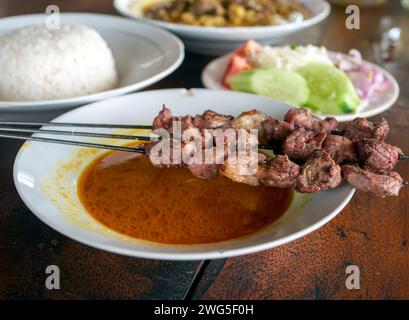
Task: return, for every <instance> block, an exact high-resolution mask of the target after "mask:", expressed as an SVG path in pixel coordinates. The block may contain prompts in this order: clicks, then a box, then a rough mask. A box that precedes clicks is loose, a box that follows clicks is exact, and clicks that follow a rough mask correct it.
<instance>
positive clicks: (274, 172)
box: [256, 155, 300, 188]
mask: <svg viewBox="0 0 409 320" xmlns="http://www.w3.org/2000/svg"><path fill="white" fill-rule="evenodd" d="M299 173H300V167H299V166H298V164H296V163H294V162H292V161H291V160H290V159H289V158H288V157H287V156H286V155H284V156H282V155H278V156H276V157H275V158H274V159H273V160H271V161H266V162H265V163H260V164H259V166H258V169H257V173H256V177H257V178H258V179H259V180H260V182H262V183H263V184H264V185H266V186H269V187H277V188H290V187H293V186H294V185H295V182H296V180H297V176H298V174H299Z"/></svg>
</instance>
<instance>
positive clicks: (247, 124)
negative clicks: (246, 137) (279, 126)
mask: <svg viewBox="0 0 409 320" xmlns="http://www.w3.org/2000/svg"><path fill="white" fill-rule="evenodd" d="M267 118H268V117H267V116H266V115H265V114H264V113H262V112H260V111H257V110H255V109H253V110H250V111H247V112H243V113H242V114H240V115H239V116H238V117H237V118H236V119H234V120H233V123H232V127H233V128H234V129H245V130H250V129H260V128H261V123H262V122H263V121H264V120H266V119H267Z"/></svg>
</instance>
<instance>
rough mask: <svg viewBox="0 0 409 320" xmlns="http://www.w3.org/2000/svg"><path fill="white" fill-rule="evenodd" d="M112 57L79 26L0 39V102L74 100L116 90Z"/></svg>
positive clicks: (41, 28) (92, 32)
mask: <svg viewBox="0 0 409 320" xmlns="http://www.w3.org/2000/svg"><path fill="white" fill-rule="evenodd" d="M117 84H118V78H117V73H116V69H115V62H114V59H113V57H112V52H111V50H110V48H109V47H108V45H107V43H106V42H105V41H104V39H103V38H102V37H101V36H100V35H99V34H98V32H97V31H95V30H93V29H91V28H89V27H86V26H82V25H61V27H60V28H59V29H57V30H50V29H47V28H46V27H45V26H42V25H37V26H30V27H25V28H22V29H18V30H16V31H13V32H11V33H8V34H6V35H4V36H2V37H0V100H3V101H31V100H49V99H61V98H70V97H76V96H81V95H86V94H91V93H96V92H101V91H104V90H109V89H112V88H114V87H116V86H117Z"/></svg>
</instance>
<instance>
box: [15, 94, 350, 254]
mask: <svg viewBox="0 0 409 320" xmlns="http://www.w3.org/2000/svg"><path fill="white" fill-rule="evenodd" d="M163 103H166V104H167V105H168V106H169V107H170V108H171V109H172V111H173V112H174V114H188V113H190V114H196V113H202V112H203V111H204V110H206V109H207V108H213V109H214V110H216V111H218V112H221V113H226V114H232V115H238V114H239V113H240V112H242V111H245V110H249V109H251V108H254V107H257V109H259V110H260V111H262V112H265V113H267V114H269V115H271V116H274V117H277V118H282V117H283V116H284V114H285V112H286V111H287V110H288V109H290V107H289V106H288V105H285V104H282V103H279V102H276V101H273V100H270V99H268V98H265V97H261V96H256V95H250V94H244V93H237V92H231V91H211V90H206V89H193V90H191V91H187V90H184V89H171V90H157V91H147V92H141V93H137V94H132V95H126V96H122V97H117V98H114V99H110V100H105V101H101V102H97V103H93V104H90V105H88V106H84V107H81V108H78V109H76V110H74V111H71V112H68V113H66V114H64V115H62V116H61V117H59V118H57V119H56V120H55V121H60V122H93V123H121V124H136V123H138V124H149V123H151V121H152V118H153V117H154V116H155V115H156V114H157V112H158V111H159V110H160V109H161V108H162V104H163ZM95 131H96V132H101V131H100V130H99V131H98V130H95ZM109 131H110V130H108V132H109ZM111 132H112V131H111ZM56 138H58V137H56ZM59 138H61V137H59ZM78 140H81V141H96V140H95V139H94V140H90V139H85V138H84V139H81V138H79V139H78ZM98 141H99V142H101V140H98ZM111 143H112V142H111ZM103 152H104V151H101V150H96V149H86V148H77V147H72V146H64V145H55V144H46V143H40V142H30V143H26V144H25V145H24V146H23V147H22V149H21V150H20V152H19V153H18V155H17V158H16V161H15V165H14V180H15V185H16V188H17V190H18V193H19V194H20V196H21V198H22V199H23V201H24V202H25V204H26V205H27V206H28V207H29V208H30V209H31V211H32V212H33V213H34V214H35V215H36V216H37V217H38V218H39V219H41V220H42V221H43V222H44V223H46V224H47V225H49V226H50V227H52V228H54V229H55V230H57V231H59V232H61V233H62V234H64V235H66V236H68V237H70V238H72V239H75V240H77V241H79V242H82V243H85V244H88V245H90V246H93V247H96V248H99V249H102V250H107V251H111V252H115V253H119V254H124V255H129V256H135V257H144V258H154V259H172V260H195V259H214V258H223V257H230V256H234V255H242V254H247V253H251V252H256V251H259V250H264V249H268V248H272V247H275V246H279V245H281V244H284V243H287V242H290V241H293V240H295V239H297V238H300V237H302V236H304V235H306V234H308V233H310V232H312V231H314V230H316V229H318V228H319V227H321V226H322V225H324V224H325V223H326V222H328V221H329V220H331V219H332V218H333V217H335V216H336V215H337V214H338V212H340V211H341V210H342V209H343V208H344V207H345V206H346V205H347V203H348V202H349V200H350V199H351V197H352V195H353V193H354V189H352V188H351V187H350V186H349V185H342V186H340V187H339V188H337V189H334V190H329V191H324V192H320V193H316V194H312V195H305V194H303V195H302V194H297V195H296V196H295V198H294V201H293V202H292V204H291V206H290V208H289V209H288V210H287V212H286V213H285V214H284V215H283V216H282V217H281V218H280V219H279V220H278V221H277V222H276V223H274V224H273V225H271V226H269V227H267V228H266V229H264V230H262V231H260V232H258V233H255V234H253V235H250V236H246V237H244V238H240V239H237V240H230V241H225V242H219V243H215V244H208V245H189V246H185V245H163V244H156V243H152V242H147V241H141V240H136V239H133V238H130V237H127V236H124V235H121V234H118V233H116V232H114V231H111V230H109V229H108V228H107V227H105V226H103V225H102V224H100V223H99V222H98V221H96V220H95V219H93V218H92V217H91V216H90V215H89V214H88V213H87V212H86V211H85V209H84V208H83V206H82V204H81V202H80V200H79V198H78V195H77V183H78V177H79V176H80V174H81V173H82V172H83V170H84V168H85V167H86V166H87V165H88V164H89V163H90V162H91V161H92V160H93V159H95V158H96V157H97V156H98V155H100V154H101V153H103ZM221 192H223V191H222V190H221Z"/></svg>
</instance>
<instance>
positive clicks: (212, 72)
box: [202, 52, 399, 121]
mask: <svg viewBox="0 0 409 320" xmlns="http://www.w3.org/2000/svg"><path fill="white" fill-rule="evenodd" d="M330 54H331V55H335V54H337V53H335V52H330ZM229 60H230V54H227V55H224V56H222V57H219V58H216V59H214V60H213V61H211V62H210V63H209V64H208V65H207V66H206V67H205V68H204V69H203V71H202V83H203V85H204V87H205V88H208V89H212V90H224V91H228V90H229V89H227V88H226V87H224V86H223V85H222V80H223V77H224V74H225V72H226V70H227V67H228V64H229ZM365 63H367V64H369V65H371V66H373V67H374V68H376V69H377V70H378V71H379V72H380V73H382V74H383V75H384V76H385V77H386V78H387V79H388V80H389V83H390V88H389V89H388V90H386V91H383V92H379V93H377V94H376V96H374V98H373V99H372V100H371V101H364V102H363V103H362V105H361V106H359V107H358V111H357V112H356V113H351V114H338V115H332V114H327V115H319V116H320V117H322V118H325V117H334V118H336V119H337V120H338V121H352V120H354V119H355V118H356V117H363V118H368V117H372V116H375V115H377V114H380V113H382V112H384V111H386V110H388V109H389V108H390V107H392V106H393V105H394V103H395V102H396V100H398V98H399V84H398V82H397V81H396V79H395V78H394V77H393V76H392V75H391V74H390V73H389V72H388V71H386V70H385V69H382V68H381V67H379V66H377V65H375V64H373V63H370V62H368V61H365Z"/></svg>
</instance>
